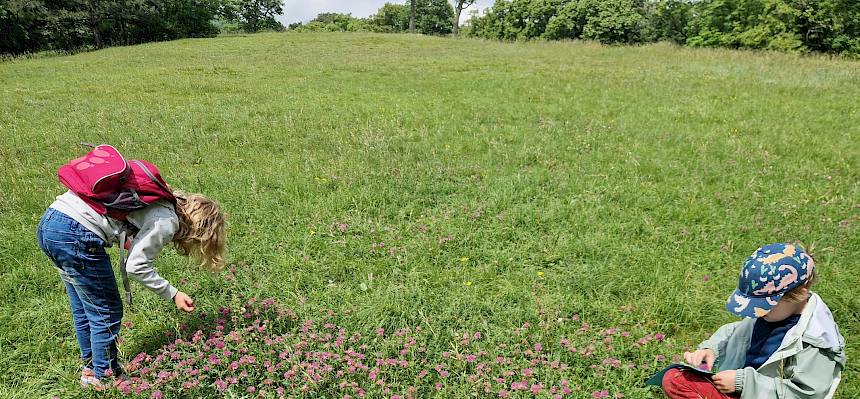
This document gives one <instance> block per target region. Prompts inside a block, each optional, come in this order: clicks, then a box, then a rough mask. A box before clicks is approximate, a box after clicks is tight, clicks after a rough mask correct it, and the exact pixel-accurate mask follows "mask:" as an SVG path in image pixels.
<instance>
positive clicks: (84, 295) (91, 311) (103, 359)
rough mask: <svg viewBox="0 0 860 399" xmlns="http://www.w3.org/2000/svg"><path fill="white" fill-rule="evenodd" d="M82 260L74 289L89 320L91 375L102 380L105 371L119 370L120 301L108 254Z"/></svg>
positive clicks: (90, 255) (90, 254) (91, 256)
mask: <svg viewBox="0 0 860 399" xmlns="http://www.w3.org/2000/svg"><path fill="white" fill-rule="evenodd" d="M101 252H104V249H101ZM82 259H83V260H84V267H83V268H81V270H80V273H79V275H80V278H79V279H78V281H77V282H78V284H76V285H75V286H74V288H75V291H76V292H77V294H78V296H79V297H80V298H81V302H82V304H83V308H84V311H85V312H86V315H87V320H89V328H90V343H91V348H92V359H93V360H92V362H93V371H94V372H95V374H96V377H97V378H101V377H102V376H103V375H104V374H105V372H106V371H107V370H116V369H118V367H119V361H118V359H117V354H118V353H117V346H116V340H117V336H118V334H119V330H120V325H121V323H122V313H123V312H122V310H123V309H122V299H121V297H120V295H119V290H118V289H117V286H116V278H115V277H114V274H113V269H112V268H111V264H110V258H108V257H107V254H106V253H103V254H102V253H98V252H93V253H89V254H85V255H82Z"/></svg>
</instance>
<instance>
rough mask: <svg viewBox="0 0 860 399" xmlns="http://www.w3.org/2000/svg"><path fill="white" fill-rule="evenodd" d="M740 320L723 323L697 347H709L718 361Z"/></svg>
mask: <svg viewBox="0 0 860 399" xmlns="http://www.w3.org/2000/svg"><path fill="white" fill-rule="evenodd" d="M740 324H741V322H740V321H736V322H734V323H729V324H725V325H723V326H722V327H720V328H719V329H718V330H717V331H716V332H715V333H714V334H713V335H711V337H710V338H708V339H707V340H705V341H702V343H700V344H699V348H698V349H710V350H712V351H714V357H715V358H716V359H717V362H718V363H719V359H720V357H721V356H722V354H723V353H725V351H726V343H728V342H729V338H730V337H731V336H732V333H734V331H735V328H737V327H738V325H740Z"/></svg>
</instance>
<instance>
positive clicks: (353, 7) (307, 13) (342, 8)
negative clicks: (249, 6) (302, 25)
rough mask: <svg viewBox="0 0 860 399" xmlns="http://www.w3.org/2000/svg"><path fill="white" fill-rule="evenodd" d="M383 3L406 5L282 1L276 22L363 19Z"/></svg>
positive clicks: (480, 4) (375, 0) (480, 2)
mask: <svg viewBox="0 0 860 399" xmlns="http://www.w3.org/2000/svg"><path fill="white" fill-rule="evenodd" d="M452 1H453V0H452ZM452 1H449V3H452ZM385 3H400V4H406V0H388V1H386V0H284V15H281V16H280V18H278V20H280V21H281V22H282V23H283V24H285V25H287V24H290V23H293V22H298V21H302V22H308V21H310V20H312V19H314V17H316V16H317V14H319V13H322V12H339V13H344V14H352V16H353V17H358V18H365V17H367V16H369V15H371V14H376V11H377V10H379V7H382V5H383V4H385ZM492 5H493V0H477V1H476V2H475V5H473V6H472V7H469V8H467V10H471V9H475V8H479V9H480V10H481V11H482V12H483V9H484V8H486V7H489V6H492ZM467 16H468V14H467V11H463V14H462V15H461V16H460V21H461V22H462V21H465V20H466V19H467Z"/></svg>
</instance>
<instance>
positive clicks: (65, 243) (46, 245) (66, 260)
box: [36, 209, 92, 365]
mask: <svg viewBox="0 0 860 399" xmlns="http://www.w3.org/2000/svg"><path fill="white" fill-rule="evenodd" d="M76 225H77V222H75V221H74V220H73V219H71V218H69V217H68V216H65V215H63V214H62V213H60V212H58V211H56V210H54V209H48V210H47V211H46V212H45V214H44V215H43V216H42V219H41V220H40V221H39V227H38V229H37V232H36V237H37V239H38V244H39V248H41V249H42V251H43V252H44V253H45V255H47V256H48V258H49V259H50V260H51V261H52V262H53V263H54V266H55V268H56V270H57V271H58V273H59V276H60V280H61V281H62V282H63V285H64V286H65V289H66V295H67V296H68V297H69V304H70V306H71V311H72V322H73V323H74V329H75V337H76V338H77V342H78V349H79V350H80V352H81V359H82V361H83V362H84V363H85V365H86V364H88V363H89V361H90V359H91V358H92V343H91V342H90V327H89V321H88V320H87V316H86V312H85V311H84V307H83V303H82V302H81V299H80V297H79V296H78V294H77V292H76V290H75V289H74V285H73V282H74V279H73V276H76V275H77V273H78V266H79V265H80V262H79V259H78V255H79V252H80V251H79V250H78V248H79V247H80V245H79V237H80V234H79V233H78V230H79V228H78V227H76Z"/></svg>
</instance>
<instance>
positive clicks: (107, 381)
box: [81, 367, 128, 392]
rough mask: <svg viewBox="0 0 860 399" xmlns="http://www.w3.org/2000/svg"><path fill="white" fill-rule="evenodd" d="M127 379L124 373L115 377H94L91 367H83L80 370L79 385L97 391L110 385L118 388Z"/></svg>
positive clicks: (103, 389) (104, 389)
mask: <svg viewBox="0 0 860 399" xmlns="http://www.w3.org/2000/svg"><path fill="white" fill-rule="evenodd" d="M127 381H128V376H127V375H126V374H125V373H122V374H120V375H118V376H115V377H110V376H105V377H103V378H102V379H101V380H100V379H98V378H96V373H95V372H94V371H93V370H92V369H90V368H88V367H84V368H83V370H81V387H83V388H92V389H94V390H95V391H98V392H102V391H106V390H107V389H108V388H111V387H113V388H120V387H121V386H122V384H124V383H126V382H127Z"/></svg>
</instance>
